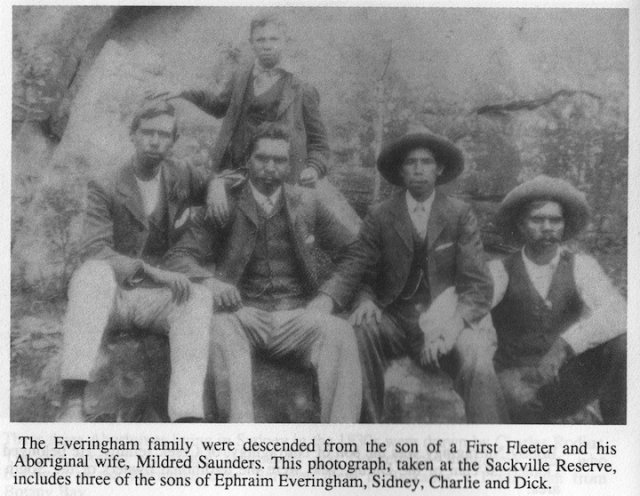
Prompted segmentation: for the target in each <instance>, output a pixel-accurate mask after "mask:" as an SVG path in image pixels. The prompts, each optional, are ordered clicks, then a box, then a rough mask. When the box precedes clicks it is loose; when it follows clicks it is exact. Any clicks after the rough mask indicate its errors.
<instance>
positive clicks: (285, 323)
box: [210, 308, 362, 423]
mask: <svg viewBox="0 0 640 496" xmlns="http://www.w3.org/2000/svg"><path fill="white" fill-rule="evenodd" d="M269 316H270V318H271V322H270V325H269V328H268V331H267V332H261V331H258V330H256V329H250V328H248V327H247V326H246V325H244V324H243V323H242V322H241V321H240V319H239V318H238V317H237V315H236V314H233V313H221V314H215V315H214V317H213V321H212V342H211V345H212V346H211V348H212V352H211V356H212V357H222V359H223V360H224V362H225V365H226V368H227V371H228V376H229V389H230V400H231V404H230V413H229V421H230V422H253V421H254V410H253V391H252V360H251V358H252V354H253V352H254V350H260V351H261V352H263V353H264V354H265V355H266V357H267V358H270V359H273V360H281V359H292V360H294V361H295V362H297V363H299V364H301V365H302V366H303V367H306V368H311V369H313V370H314V371H315V375H316V378H317V384H318V392H319V396H320V420H321V422H325V423H326V422H331V423H348V422H357V420H358V415H359V413H360V407H361V398H362V383H361V377H360V364H359V363H358V359H357V350H356V342H355V338H354V335H353V329H352V327H351V326H350V325H349V323H348V322H347V321H345V320H343V319H340V318H338V317H335V316H331V315H326V314H321V313H318V312H311V311H307V310H305V309H303V308H300V309H296V310H276V311H271V312H269ZM294 319H295V321H297V322H299V323H300V325H298V326H297V327H296V328H295V329H291V327H290V324H291V323H292V322H293V321H294ZM210 370H211V373H212V374H213V375H214V377H213V382H214V384H216V383H217V384H220V382H219V381H221V380H222V378H221V377H219V374H220V373H221V369H220V367H210Z"/></svg>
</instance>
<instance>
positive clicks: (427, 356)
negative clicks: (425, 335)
mask: <svg viewBox="0 0 640 496" xmlns="http://www.w3.org/2000/svg"><path fill="white" fill-rule="evenodd" d="M445 354H446V352H445V344H444V338H442V337H440V338H438V339H434V340H433V341H429V342H427V341H425V343H424V345H423V346H422V351H421V352H420V357H419V360H420V365H422V366H423V367H425V368H427V369H430V370H437V369H439V368H440V362H439V361H438V358H439V357H441V356H442V355H445Z"/></svg>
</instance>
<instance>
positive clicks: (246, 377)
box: [168, 126, 361, 422]
mask: <svg viewBox="0 0 640 496" xmlns="http://www.w3.org/2000/svg"><path fill="white" fill-rule="evenodd" d="M248 156H249V158H248V161H247V169H248V181H247V182H246V183H245V184H244V186H243V187H242V189H240V190H239V191H236V193H235V195H234V196H233V197H232V205H233V208H232V210H231V218H230V219H229V221H228V223H227V224H226V225H225V226H222V227H220V226H219V225H218V224H217V223H215V222H214V221H212V220H210V219H209V218H206V217H205V216H204V215H202V216H201V217H199V218H197V219H195V220H194V222H193V223H192V227H191V228H190V229H189V230H188V231H187V232H186V233H185V235H184V236H183V237H182V239H181V240H180V241H179V242H178V243H177V245H176V246H175V247H174V248H173V249H172V250H171V251H170V252H169V255H168V264H169V266H170V267H172V268H174V269H176V270H181V271H183V272H185V273H186V274H188V275H189V276H190V277H191V278H192V279H199V280H202V281H203V284H204V285H205V286H207V287H209V288H210V289H211V291H212V293H213V297H214V304H215V305H216V307H217V308H219V309H221V310H222V313H218V314H216V315H215V316H214V319H213V324H212V339H213V344H214V346H213V348H214V353H215V348H216V347H217V348H218V349H219V350H220V351H221V355H222V356H223V357H224V361H225V363H226V365H227V367H228V372H229V381H230V385H229V386H230V395H231V405H230V418H229V421H230V422H252V421H253V420H254V411H253V394H252V387H251V379H252V372H251V370H252V363H251V354H252V350H253V349H259V350H261V351H263V352H264V353H266V355H267V356H268V357H270V358H273V359H285V358H291V359H295V360H297V361H299V362H300V363H302V364H303V365H305V366H307V367H311V368H313V369H314V370H315V372H316V377H317V381H318V390H319V395H320V407H321V411H320V419H321V421H322V422H355V421H357V419H358V415H359V412H360V401H361V379H360V366H359V363H358V360H357V349H356V342H355V337H354V335H353V329H352V328H351V326H350V325H349V324H348V323H347V322H346V321H344V320H342V319H339V318H337V317H334V316H331V315H329V313H330V309H329V308H327V307H326V306H324V305H323V304H322V302H321V301H319V300H317V299H312V300H311V301H310V299H311V297H312V296H313V295H314V293H315V291H316V290H317V288H318V285H319V273H320V271H321V270H322V267H318V263H317V260H318V259H317V254H316V253H314V251H315V250H317V249H318V248H320V249H322V250H323V251H325V252H327V253H331V254H333V255H334V256H337V255H338V254H339V253H340V252H341V251H342V250H343V249H345V248H346V247H347V246H348V245H349V244H350V243H352V242H353V241H354V240H355V237H356V232H354V230H352V229H350V228H348V227H347V226H345V225H344V223H343V222H342V219H340V218H338V217H336V216H335V215H333V214H332V213H331V212H330V211H329V210H328V209H327V208H326V207H325V206H324V205H323V204H322V203H321V202H319V201H318V199H317V198H316V196H315V192H314V191H313V190H310V189H306V188H300V187H298V186H292V185H289V184H286V183H285V182H284V180H285V178H286V177H287V175H288V173H289V137H288V135H287V134H286V132H285V131H284V130H282V129H280V128H278V127H273V126H266V127H263V128H261V129H259V130H258V132H257V133H256V136H255V138H254V140H253V142H252V143H251V145H250V147H249V149H248ZM209 256H212V259H213V262H214V263H215V274H214V273H212V272H210V271H208V270H206V269H205V268H203V267H201V264H204V263H206V260H207V258H208V257H209ZM212 355H213V354H212ZM214 373H215V369H214ZM216 379H219V378H216Z"/></svg>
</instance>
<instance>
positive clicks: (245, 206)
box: [236, 181, 258, 226]
mask: <svg viewBox="0 0 640 496" xmlns="http://www.w3.org/2000/svg"><path fill="white" fill-rule="evenodd" d="M236 207H237V208H238V210H239V211H241V212H242V213H243V214H244V216H245V217H246V218H247V219H249V221H250V222H251V223H252V224H253V225H254V226H257V225H258V205H257V204H256V201H255V199H254V198H253V195H252V194H251V186H250V185H249V181H247V182H246V183H245V186H244V188H242V192H241V193H240V196H239V197H238V203H237V205H236Z"/></svg>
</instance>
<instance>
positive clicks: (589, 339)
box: [490, 175, 626, 423]
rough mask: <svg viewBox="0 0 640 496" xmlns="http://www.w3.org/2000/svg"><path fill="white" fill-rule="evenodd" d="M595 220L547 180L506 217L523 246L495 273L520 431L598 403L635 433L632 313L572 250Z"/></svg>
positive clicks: (567, 188) (505, 370)
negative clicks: (629, 399)
mask: <svg viewBox="0 0 640 496" xmlns="http://www.w3.org/2000/svg"><path fill="white" fill-rule="evenodd" d="M588 217H589V208H588V204H587V201H586V199H585V196H584V194H583V193H581V192H580V191H578V190H577V189H576V188H575V187H573V186H572V185H571V184H569V183H568V182H567V181H564V180H562V179H559V178H551V177H548V176H544V175H542V176H538V177H536V178H535V179H532V180H530V181H527V182H525V183H523V184H521V185H519V186H518V187H516V188H515V189H513V190H512V191H511V192H510V193H509V194H508V195H507V196H506V197H505V198H504V200H503V202H502V204H501V205H500V209H499V210H498V214H497V224H498V226H499V227H500V228H501V229H502V230H503V232H504V233H505V235H506V236H507V237H508V238H511V239H512V240H515V241H517V242H520V243H522V245H523V246H522V249H521V250H519V251H517V252H516V253H514V254H512V255H510V256H508V257H507V258H505V259H504V260H497V261H493V262H491V264H490V268H491V272H492V275H493V278H494V284H495V290H494V305H496V306H495V308H494V309H493V310H492V317H493V321H494V324H495V328H496V331H497V335H498V350H497V352H496V356H495V363H496V368H497V369H498V371H499V377H500V380H501V383H502V385H503V390H504V393H505V396H506V399H507V401H508V405H509V409H510V413H511V415H512V419H513V420H514V421H517V422H536V423H539V422H548V421H552V420H553V419H554V418H555V417H564V416H566V415H568V414H571V413H574V412H576V411H577V410H578V409H579V408H580V407H582V406H584V405H586V404H587V403H588V402H589V401H590V400H593V399H595V398H598V399H599V400H600V410H601V414H602V419H603V421H604V422H605V423H625V420H626V334H625V333H626V303H625V301H624V299H623V298H622V297H621V296H620V295H619V294H618V292H617V291H616V290H615V288H614V287H613V285H612V284H611V282H610V281H609V279H608V278H607V276H606V275H605V273H604V272H603V270H602V268H601V267H600V266H599V265H598V263H597V262H596V261H595V260H594V259H593V258H592V257H590V256H588V255H586V254H584V253H581V252H576V251H572V250H570V249H568V248H567V247H566V246H564V245H563V242H565V241H567V240H569V239H571V238H573V237H574V236H576V235H577V234H579V233H580V232H581V231H582V230H583V229H584V228H585V227H586V225H587V221H588Z"/></svg>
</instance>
